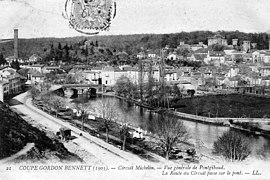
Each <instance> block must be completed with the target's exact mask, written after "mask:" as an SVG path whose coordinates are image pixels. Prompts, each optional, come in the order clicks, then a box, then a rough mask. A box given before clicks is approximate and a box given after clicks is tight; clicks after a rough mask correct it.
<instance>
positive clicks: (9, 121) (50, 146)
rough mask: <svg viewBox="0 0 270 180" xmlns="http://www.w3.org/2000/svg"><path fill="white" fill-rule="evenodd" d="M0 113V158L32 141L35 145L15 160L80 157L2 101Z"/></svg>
mask: <svg viewBox="0 0 270 180" xmlns="http://www.w3.org/2000/svg"><path fill="white" fill-rule="evenodd" d="M0 114H1V116H0V120H1V123H0V159H2V158H5V157H9V156H11V155H13V154H15V153H16V152H18V151H20V150H21V149H22V148H23V147H24V146H25V145H26V144H27V143H30V142H33V143H35V147H34V148H33V149H32V150H30V151H29V153H27V154H26V155H24V156H23V157H20V158H19V159H17V161H24V160H30V161H42V160H46V159H57V160H59V161H80V158H79V157H78V156H76V155H74V154H72V153H70V152H69V151H68V150H67V149H66V148H65V147H64V146H63V144H62V143H59V142H58V141H57V140H52V139H50V138H48V137H47V136H46V134H45V133H44V132H41V131H40V130H38V129H37V128H35V127H33V126H31V125H29V124H28V123H27V122H26V121H24V120H23V119H22V118H21V117H20V116H19V115H18V114H16V113H14V112H13V111H11V110H10V109H9V108H8V107H6V106H5V104H3V103H0Z"/></svg>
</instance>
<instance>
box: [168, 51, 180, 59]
mask: <svg viewBox="0 0 270 180" xmlns="http://www.w3.org/2000/svg"><path fill="white" fill-rule="evenodd" d="M167 59H169V60H172V61H175V60H177V59H178V56H177V54H176V52H170V53H169V55H168V56H167Z"/></svg>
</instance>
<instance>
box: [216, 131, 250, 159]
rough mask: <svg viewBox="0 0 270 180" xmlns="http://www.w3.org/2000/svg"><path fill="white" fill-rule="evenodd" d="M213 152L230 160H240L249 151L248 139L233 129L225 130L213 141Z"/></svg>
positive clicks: (247, 154) (246, 155)
mask: <svg viewBox="0 0 270 180" xmlns="http://www.w3.org/2000/svg"><path fill="white" fill-rule="evenodd" d="M213 153H215V154H218V155H222V156H224V157H225V158H226V159H227V160H230V161H234V160H237V161H242V160H244V159H245V158H246V157H248V156H249V154H250V153H251V151H250V147H249V144H248V141H247V140H246V139H245V138H243V137H242V136H240V135H239V134H237V133H236V132H233V131H228V132H225V133H224V134H223V135H222V136H221V137H219V138H218V140H217V141H215V142H214V150H213Z"/></svg>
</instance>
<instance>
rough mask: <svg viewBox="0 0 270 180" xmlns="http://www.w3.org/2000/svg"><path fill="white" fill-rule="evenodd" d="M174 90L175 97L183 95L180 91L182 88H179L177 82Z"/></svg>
mask: <svg viewBox="0 0 270 180" xmlns="http://www.w3.org/2000/svg"><path fill="white" fill-rule="evenodd" d="M173 92H174V97H175V98H178V97H181V96H182V94H181V92H180V89H179V87H178V86H177V84H174V85H173Z"/></svg>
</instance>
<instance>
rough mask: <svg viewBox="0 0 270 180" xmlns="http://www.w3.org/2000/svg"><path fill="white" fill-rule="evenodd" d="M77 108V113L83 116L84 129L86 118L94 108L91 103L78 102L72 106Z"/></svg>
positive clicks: (82, 125)
mask: <svg viewBox="0 0 270 180" xmlns="http://www.w3.org/2000/svg"><path fill="white" fill-rule="evenodd" d="M72 108H75V109H76V110H77V112H76V115H77V116H78V117H80V118H81V122H82V124H81V129H82V130H84V122H85V119H87V118H88V115H89V113H90V112H93V111H94V108H93V107H92V105H91V104H89V103H76V104H74V105H73V106H72Z"/></svg>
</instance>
